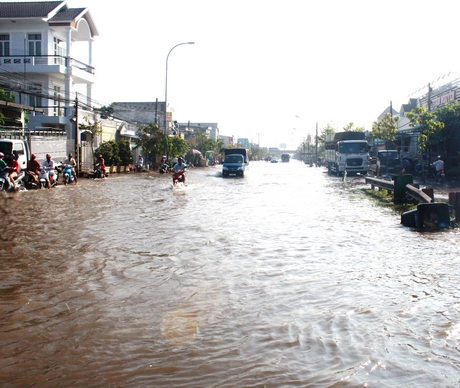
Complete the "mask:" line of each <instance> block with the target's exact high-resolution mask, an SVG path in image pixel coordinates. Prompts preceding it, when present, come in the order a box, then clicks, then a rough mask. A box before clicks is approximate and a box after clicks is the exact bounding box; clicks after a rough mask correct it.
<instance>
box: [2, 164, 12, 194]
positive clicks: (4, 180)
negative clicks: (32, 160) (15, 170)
mask: <svg viewBox="0 0 460 388" xmlns="http://www.w3.org/2000/svg"><path fill="white" fill-rule="evenodd" d="M8 174H9V169H8V167H6V168H4V169H3V170H1V171H0V191H8V189H9V187H10V182H9V179H8Z"/></svg>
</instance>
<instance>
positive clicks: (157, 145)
mask: <svg viewBox="0 0 460 388" xmlns="http://www.w3.org/2000/svg"><path fill="white" fill-rule="evenodd" d="M137 135H138V138H137V139H134V140H133V141H134V143H135V145H134V149H137V148H142V149H143V151H144V155H145V157H146V160H147V161H148V160H153V158H154V156H155V155H162V154H163V151H164V148H165V145H166V141H165V136H164V135H163V131H162V130H161V129H160V127H159V126H158V124H149V125H146V126H142V127H140V128H139V129H138V131H137Z"/></svg>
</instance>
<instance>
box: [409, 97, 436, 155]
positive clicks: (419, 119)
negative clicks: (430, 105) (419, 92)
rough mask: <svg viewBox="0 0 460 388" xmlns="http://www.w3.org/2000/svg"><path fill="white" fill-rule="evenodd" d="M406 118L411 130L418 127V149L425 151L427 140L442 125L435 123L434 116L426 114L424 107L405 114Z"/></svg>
mask: <svg viewBox="0 0 460 388" xmlns="http://www.w3.org/2000/svg"><path fill="white" fill-rule="evenodd" d="M406 117H407V118H408V119H409V120H410V123H409V125H410V126H411V127H412V128H415V127H417V126H419V127H420V135H419V136H418V148H419V149H420V150H421V151H425V150H426V149H427V147H428V139H429V138H430V136H432V135H434V134H435V133H436V132H438V131H439V130H441V129H442V128H444V123H442V122H441V121H437V117H436V114H435V113H433V112H428V111H427V110H426V108H425V107H421V106H418V107H416V108H414V109H412V110H411V111H410V112H407V113H406Z"/></svg>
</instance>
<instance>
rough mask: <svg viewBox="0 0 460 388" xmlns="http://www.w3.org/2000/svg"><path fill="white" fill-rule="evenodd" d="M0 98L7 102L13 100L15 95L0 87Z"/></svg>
mask: <svg viewBox="0 0 460 388" xmlns="http://www.w3.org/2000/svg"><path fill="white" fill-rule="evenodd" d="M0 100H3V101H8V102H15V101H16V95H15V94H14V93H11V94H10V93H8V92H6V91H5V90H4V89H0Z"/></svg>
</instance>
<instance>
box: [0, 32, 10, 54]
mask: <svg viewBox="0 0 460 388" xmlns="http://www.w3.org/2000/svg"><path fill="white" fill-rule="evenodd" d="M9 56H10V36H9V35H8V34H0V57H9Z"/></svg>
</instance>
